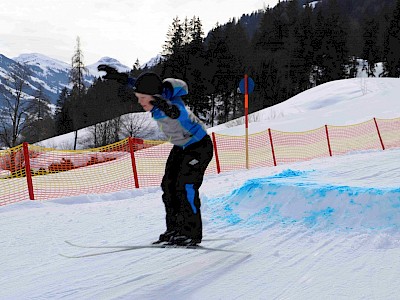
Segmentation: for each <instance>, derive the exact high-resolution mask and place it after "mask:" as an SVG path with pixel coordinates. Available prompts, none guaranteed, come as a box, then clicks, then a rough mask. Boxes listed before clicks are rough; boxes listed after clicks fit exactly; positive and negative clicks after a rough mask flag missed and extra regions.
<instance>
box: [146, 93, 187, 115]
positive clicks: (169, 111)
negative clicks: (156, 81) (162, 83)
mask: <svg viewBox="0 0 400 300" xmlns="http://www.w3.org/2000/svg"><path fill="white" fill-rule="evenodd" d="M153 97H154V100H153V101H151V102H150V103H151V104H152V105H154V106H156V107H158V108H159V109H160V110H162V111H163V112H164V113H165V114H166V115H167V117H170V118H171V119H178V118H179V116H180V115H181V112H180V111H179V108H178V106H176V105H174V104H170V103H169V102H168V101H167V100H165V99H164V98H163V97H162V96H160V95H154V96H153Z"/></svg>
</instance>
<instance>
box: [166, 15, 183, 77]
mask: <svg viewBox="0 0 400 300" xmlns="http://www.w3.org/2000/svg"><path fill="white" fill-rule="evenodd" d="M185 38H186V37H185V35H184V27H183V26H182V24H181V21H180V20H179V18H178V17H176V18H175V19H173V21H172V24H171V26H170V28H169V30H168V33H167V40H166V41H165V44H164V46H163V58H164V61H163V71H162V74H161V75H162V77H170V76H172V77H176V78H184V77H185V73H186V67H185V57H184V53H183V48H184V42H185Z"/></svg>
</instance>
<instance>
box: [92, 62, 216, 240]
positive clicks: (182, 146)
mask: <svg viewBox="0 0 400 300" xmlns="http://www.w3.org/2000/svg"><path fill="white" fill-rule="evenodd" d="M98 70H99V71H105V72H106V73H107V74H106V75H105V76H103V78H105V79H114V80H118V81H119V82H120V83H125V84H128V85H129V84H130V85H133V89H134V92H135V95H136V97H137V98H138V102H139V104H140V105H141V106H142V107H143V109H144V110H145V111H150V112H151V113H152V117H153V119H154V120H155V121H156V122H157V123H158V126H159V128H160V129H161V130H162V131H163V132H164V134H165V135H166V136H167V138H168V139H169V141H170V142H171V143H172V144H173V145H174V146H173V148H172V149H171V152H170V154H169V157H168V159H167V162H166V166H165V174H164V176H163V179H162V182H161V188H162V190H163V195H162V200H163V202H164V205H165V211H166V231H165V232H164V233H162V234H161V235H160V237H159V240H158V241H156V242H155V243H161V242H169V243H172V244H178V245H197V244H199V243H201V240H202V237H203V236H202V220H201V212H200V205H201V204H200V198H199V188H200V186H201V184H202V182H203V177H204V173H205V171H206V168H207V166H208V164H209V163H210V161H211V159H212V157H213V145H212V141H211V138H210V137H209V135H208V134H207V131H206V129H205V127H204V124H203V123H202V122H201V121H200V120H199V119H198V118H197V117H196V116H195V115H194V114H193V113H192V112H191V111H190V110H189V109H188V108H187V107H186V106H185V104H184V102H183V101H182V99H181V96H184V95H187V94H188V87H187V84H186V83H185V82H184V81H183V80H180V79H174V78H167V79H165V80H164V81H162V80H161V79H160V77H159V76H158V75H157V74H155V73H152V72H145V73H142V74H141V75H139V76H138V78H137V79H133V78H128V75H127V74H124V73H119V72H118V71H117V70H116V69H114V68H112V67H110V66H107V65H99V66H98Z"/></svg>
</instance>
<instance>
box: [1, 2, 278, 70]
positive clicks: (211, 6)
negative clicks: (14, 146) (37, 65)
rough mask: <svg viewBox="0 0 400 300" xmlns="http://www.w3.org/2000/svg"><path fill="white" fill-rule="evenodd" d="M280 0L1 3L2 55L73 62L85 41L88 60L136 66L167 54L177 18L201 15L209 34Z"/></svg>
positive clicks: (204, 29) (84, 51)
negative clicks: (38, 55)
mask: <svg viewBox="0 0 400 300" xmlns="http://www.w3.org/2000/svg"><path fill="white" fill-rule="evenodd" d="M277 2H278V1H277V0H141V1H137V0H1V1H0V4H1V8H0V54H3V55H5V56H7V57H9V58H13V57H16V56H18V55H20V54H22V53H41V54H44V55H47V56H50V57H52V58H56V59H59V60H62V61H64V62H67V63H69V62H70V59H71V57H72V55H73V53H74V50H75V47H76V37H77V36H79V37H80V39H81V48H82V51H83V54H84V62H85V64H86V65H90V64H93V63H95V62H96V61H98V60H99V59H100V58H101V57H103V56H110V57H113V58H116V59H118V60H119V61H120V62H121V63H123V64H125V65H127V66H130V67H131V66H132V65H133V63H134V62H135V61H136V59H137V58H138V59H139V61H140V63H141V64H143V63H145V62H147V61H148V60H149V59H150V58H152V57H154V56H156V55H157V54H158V53H160V52H161V51H162V45H163V44H164V42H165V40H166V34H167V32H168V28H169V26H170V25H171V24H172V20H173V18H175V17H176V16H178V17H179V18H180V19H181V20H183V19H185V17H186V16H187V17H188V18H191V17H193V16H194V15H195V16H198V17H199V18H200V20H201V21H202V23H203V31H204V33H205V34H206V33H207V32H208V31H209V30H211V29H212V28H213V27H214V26H215V24H216V23H217V22H219V23H220V24H224V23H226V22H228V20H229V19H230V18H233V17H240V16H241V15H242V14H243V13H251V12H253V11H256V10H258V9H262V8H263V7H264V6H268V5H270V6H271V7H273V6H275V5H276V3H277Z"/></svg>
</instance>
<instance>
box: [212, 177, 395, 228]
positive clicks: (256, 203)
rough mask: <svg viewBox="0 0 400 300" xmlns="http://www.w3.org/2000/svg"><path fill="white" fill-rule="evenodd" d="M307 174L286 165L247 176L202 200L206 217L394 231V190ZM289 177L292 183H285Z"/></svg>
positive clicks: (255, 223)
mask: <svg viewBox="0 0 400 300" xmlns="http://www.w3.org/2000/svg"><path fill="white" fill-rule="evenodd" d="M313 172H314V171H313V170H310V171H298V170H292V169H287V170H284V171H282V172H281V173H279V174H276V175H273V176H268V177H265V178H255V179H250V180H248V181H246V182H245V183H244V184H243V185H242V186H241V187H239V188H237V189H235V190H234V191H232V192H231V193H230V194H228V195H226V196H223V197H218V198H214V199H208V200H207V201H208V203H207V208H208V209H210V208H211V207H212V209H211V210H212V211H211V215H212V217H211V219H212V220H213V221H223V222H227V223H229V224H231V225H240V226H246V227H251V226H261V227H266V226H267V227H268V226H271V225H273V224H276V223H281V224H284V225H289V224H296V223H297V224H301V225H304V226H306V227H308V228H313V229H318V230H332V229H333V230H355V229H356V230H357V231H360V230H361V231H363V230H382V229H394V230H396V231H399V229H400V189H399V188H374V187H355V186H336V185H330V184H326V185H325V184H317V183H311V182H306V181H307V180H306V179H307V177H308V176H309V174H311V173H313ZM293 177H295V178H296V181H293V182H289V180H288V179H293Z"/></svg>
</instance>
